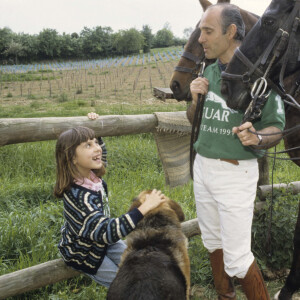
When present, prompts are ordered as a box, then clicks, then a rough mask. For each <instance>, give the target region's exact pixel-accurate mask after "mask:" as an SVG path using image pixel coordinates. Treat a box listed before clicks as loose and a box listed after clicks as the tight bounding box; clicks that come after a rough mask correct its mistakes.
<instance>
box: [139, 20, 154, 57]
mask: <svg viewBox="0 0 300 300" xmlns="http://www.w3.org/2000/svg"><path fill="white" fill-rule="evenodd" d="M141 33H142V35H143V37H144V47H143V51H144V52H145V53H147V52H150V49H151V48H152V44H153V37H154V35H153V34H152V30H151V28H150V27H149V26H148V25H143V29H142V31H141Z"/></svg>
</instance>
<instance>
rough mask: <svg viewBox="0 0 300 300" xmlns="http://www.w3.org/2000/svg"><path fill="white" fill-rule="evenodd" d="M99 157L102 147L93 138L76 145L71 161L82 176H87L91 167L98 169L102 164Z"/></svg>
mask: <svg viewBox="0 0 300 300" xmlns="http://www.w3.org/2000/svg"><path fill="white" fill-rule="evenodd" d="M101 157H102V148H101V147H100V145H99V144H98V140H97V139H96V138H94V139H92V140H87V141H86V142H83V143H81V144H80V145H79V146H77V148H76V150H75V156H74V158H73V163H74V165H75V166H76V168H77V170H78V172H79V173H80V175H81V176H82V177H87V178H89V177H90V172H91V170H92V169H100V168H101V167H102V166H103V162H102V160H101Z"/></svg>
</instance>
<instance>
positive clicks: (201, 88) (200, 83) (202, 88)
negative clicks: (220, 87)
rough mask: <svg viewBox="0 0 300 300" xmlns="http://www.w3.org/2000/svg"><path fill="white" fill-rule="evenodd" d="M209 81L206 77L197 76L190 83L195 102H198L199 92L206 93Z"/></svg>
mask: <svg viewBox="0 0 300 300" xmlns="http://www.w3.org/2000/svg"><path fill="white" fill-rule="evenodd" d="M208 85H209V82H208V80H207V79H206V78H204V77H197V78H196V79H194V80H193V81H192V82H191V84H190V90H191V94H192V98H193V102H195V103H197V99H198V94H201V95H205V94H207V92H208Z"/></svg>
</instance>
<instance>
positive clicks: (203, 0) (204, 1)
mask: <svg viewBox="0 0 300 300" xmlns="http://www.w3.org/2000/svg"><path fill="white" fill-rule="evenodd" d="M199 2H200V4H201V6H202V8H203V11H206V9H207V8H208V7H209V6H211V2H209V1H208V0H199Z"/></svg>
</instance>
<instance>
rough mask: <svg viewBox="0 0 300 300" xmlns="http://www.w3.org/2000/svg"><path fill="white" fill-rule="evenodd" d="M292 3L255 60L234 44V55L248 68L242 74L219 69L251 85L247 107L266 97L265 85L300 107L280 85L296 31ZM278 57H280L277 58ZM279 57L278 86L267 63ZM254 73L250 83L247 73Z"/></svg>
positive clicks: (298, 18) (297, 8)
mask: <svg viewBox="0 0 300 300" xmlns="http://www.w3.org/2000/svg"><path fill="white" fill-rule="evenodd" d="M294 1H295V5H294V7H293V9H292V11H291V12H290V14H289V15H288V16H287V19H286V20H285V22H284V24H283V26H282V28H279V29H278V30H277V32H276V34H275V36H274V37H273V39H272V40H271V42H270V43H269V45H268V47H267V48H266V49H265V51H264V52H263V53H262V55H261V56H260V57H259V58H258V59H257V61H256V62H255V63H252V62H251V61H250V60H249V59H248V58H247V57H246V56H245V55H244V54H243V53H242V51H241V50H240V48H237V49H236V51H235V56H236V57H237V58H238V59H239V60H240V61H241V62H242V63H243V64H244V65H245V66H246V67H247V68H248V71H247V72H245V73H244V74H242V75H239V74H231V73H228V72H226V71H223V72H222V79H225V80H226V79H228V80H238V81H242V82H243V84H245V85H246V86H247V87H249V88H250V89H251V97H252V101H251V102H250V104H249V107H248V109H247V110H249V109H250V107H251V106H252V107H254V105H253V104H254V103H253V100H256V98H261V97H265V98H267V95H266V94H265V93H266V90H267V87H268V85H269V86H270V87H271V88H272V89H274V90H275V91H276V92H277V93H278V94H279V95H280V96H281V97H282V98H283V100H284V102H285V103H287V104H289V105H291V106H294V107H296V108H298V109H299V110H300V105H299V104H298V103H297V101H296V100H295V99H294V98H293V97H292V96H291V95H289V94H287V93H286V91H285V89H284V83H283V77H284V73H285V68H286V65H287V62H288V59H289V57H290V54H291V51H292V42H293V38H294V36H295V34H296V31H297V29H298V26H299V24H300V0H294ZM271 54H273V56H272V57H271V59H270V60H269V63H268V65H267V67H266V70H265V71H262V67H264V66H265V65H266V62H267V61H268V58H269V57H270V56H271ZM280 57H281V58H280ZM279 58H280V59H281V70H280V75H279V87H278V85H276V84H275V83H274V82H273V81H272V80H271V79H270V78H268V75H269V72H270V70H271V67H272V66H273V65H274V63H275V62H276V61H277V60H278V59H279ZM299 60H300V53H299V56H298V61H299ZM254 74H255V75H257V76H258V79H256V81H255V82H254V84H253V85H251V77H252V76H253V75H254Z"/></svg>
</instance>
